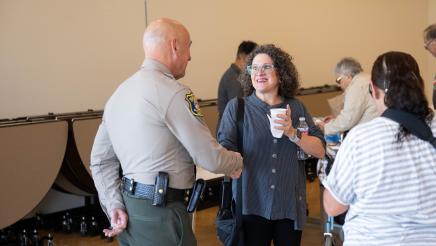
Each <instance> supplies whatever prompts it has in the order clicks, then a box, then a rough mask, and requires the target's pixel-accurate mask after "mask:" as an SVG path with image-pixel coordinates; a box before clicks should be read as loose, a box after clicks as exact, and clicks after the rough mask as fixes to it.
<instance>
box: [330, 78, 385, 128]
mask: <svg viewBox="0 0 436 246" xmlns="http://www.w3.org/2000/svg"><path fill="white" fill-rule="evenodd" d="M370 80H371V78H370V76H369V75H367V74H363V73H359V74H357V75H356V76H354V77H353V79H352V80H351V81H350V84H349V85H348V87H347V88H346V89H345V91H344V108H343V109H342V110H341V112H340V113H339V115H338V116H337V117H336V118H334V119H333V120H332V121H330V122H329V123H327V124H325V126H324V134H326V135H328V134H335V133H340V132H344V131H348V130H350V129H351V128H353V127H354V126H356V125H358V124H360V123H363V122H367V121H370V120H372V119H374V118H375V117H377V116H378V113H377V107H376V105H375V103H374V101H373V99H372V98H371V95H370V94H369V90H368V88H369V83H370Z"/></svg>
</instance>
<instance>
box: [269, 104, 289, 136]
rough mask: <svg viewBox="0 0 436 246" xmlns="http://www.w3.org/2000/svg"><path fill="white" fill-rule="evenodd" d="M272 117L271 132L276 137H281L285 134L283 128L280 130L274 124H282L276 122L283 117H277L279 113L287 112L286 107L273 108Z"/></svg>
mask: <svg viewBox="0 0 436 246" xmlns="http://www.w3.org/2000/svg"><path fill="white" fill-rule="evenodd" d="M270 113H271V119H270V128H271V134H272V135H273V137H275V138H281V137H282V136H283V130H279V129H276V128H274V126H280V124H277V123H274V121H275V120H278V119H281V118H279V117H277V115H278V114H286V109H285V108H272V109H270Z"/></svg>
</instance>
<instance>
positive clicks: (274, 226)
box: [242, 215, 302, 246]
mask: <svg viewBox="0 0 436 246" xmlns="http://www.w3.org/2000/svg"><path fill="white" fill-rule="evenodd" d="M242 221H243V227H244V234H245V238H244V239H245V244H246V245H250V246H270V245H271V241H273V242H274V246H294V245H295V246H298V245H300V242H301V234H302V231H300V230H294V221H293V220H290V219H283V220H267V219H265V218H263V217H260V216H256V215H243V217H242Z"/></svg>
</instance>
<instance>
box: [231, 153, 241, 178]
mask: <svg viewBox="0 0 436 246" xmlns="http://www.w3.org/2000/svg"><path fill="white" fill-rule="evenodd" d="M232 153H233V155H235V159H236V164H237V165H238V166H239V167H238V168H236V169H235V170H233V171H232V172H230V173H229V174H228V176H229V177H231V178H232V179H238V178H239V177H240V176H241V173H242V168H243V167H244V164H243V159H242V156H241V154H240V153H238V152H232Z"/></svg>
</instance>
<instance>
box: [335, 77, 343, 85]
mask: <svg viewBox="0 0 436 246" xmlns="http://www.w3.org/2000/svg"><path fill="white" fill-rule="evenodd" d="M341 80H342V76H339V77H337V78H336V83H337V84H340V83H341Z"/></svg>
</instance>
